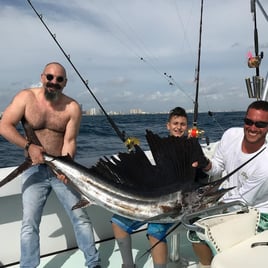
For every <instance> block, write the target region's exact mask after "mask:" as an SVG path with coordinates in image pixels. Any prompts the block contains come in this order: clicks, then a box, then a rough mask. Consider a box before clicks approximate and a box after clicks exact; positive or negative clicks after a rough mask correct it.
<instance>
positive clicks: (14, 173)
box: [0, 158, 32, 188]
mask: <svg viewBox="0 0 268 268" xmlns="http://www.w3.org/2000/svg"><path fill="white" fill-rule="evenodd" d="M31 166H32V161H31V160H30V159H29V158H27V159H26V160H25V161H24V162H23V163H22V164H21V165H19V166H18V167H17V168H15V169H14V170H13V171H12V172H11V173H9V174H8V175H7V176H6V177H5V178H4V179H3V180H1V181H0V188H1V187H2V186H4V185H5V184H7V183H8V182H10V181H12V180H13V179H15V178H16V177H17V176H19V175H20V174H22V173H23V172H24V171H25V170H26V169H28V168H29V167H31Z"/></svg>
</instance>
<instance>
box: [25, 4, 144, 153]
mask: <svg viewBox="0 0 268 268" xmlns="http://www.w3.org/2000/svg"><path fill="white" fill-rule="evenodd" d="M27 1H28V3H29V5H30V6H31V8H32V9H33V11H34V12H35V14H36V15H37V16H38V18H39V19H40V21H41V22H42V24H43V25H44V26H45V28H46V30H47V31H48V32H49V34H50V35H51V37H52V38H53V40H54V41H55V43H56V44H57V46H58V47H59V49H60V50H61V52H62V53H63V54H64V56H65V58H66V59H67V60H68V62H69V63H70V64H71V66H72V67H73V69H74V70H75V72H76V73H77V75H78V76H79V78H80V79H81V81H82V82H83V84H84V85H85V87H86V88H87V90H88V91H89V93H90V94H91V95H92V97H93V98H94V100H95V101H96V102H97V104H98V105H99V107H100V109H101V110H102V112H103V113H104V115H105V116H106V118H107V119H108V121H109V123H110V124H111V126H112V128H113V129H114V130H115V132H116V134H117V135H118V137H119V138H120V139H121V140H122V141H123V142H124V144H125V145H126V147H127V148H128V150H131V149H133V146H134V145H135V144H139V141H138V139H137V138H133V137H126V133H125V131H120V130H119V128H118V127H117V125H116V124H115V122H114V120H113V119H112V118H111V117H110V116H109V115H108V114H107V112H106V111H105V109H104V108H103V106H102V105H101V103H100V102H99V100H98V99H97V98H96V96H95V95H94V93H93V92H92V90H91V89H90V87H89V86H88V81H86V80H85V79H84V78H83V77H82V75H81V74H80V73H79V71H78V70H77V68H76V67H75V66H74V64H73V62H72V61H71V58H70V55H67V54H66V52H65V51H64V49H63V48H62V46H61V45H60V43H59V42H58V41H57V39H56V35H55V34H53V33H52V32H51V31H50V29H49V28H48V26H47V25H46V23H45V22H44V21H43V18H42V14H39V13H38V12H37V10H36V9H35V8H34V6H33V5H32V3H31V1H30V0H27Z"/></svg>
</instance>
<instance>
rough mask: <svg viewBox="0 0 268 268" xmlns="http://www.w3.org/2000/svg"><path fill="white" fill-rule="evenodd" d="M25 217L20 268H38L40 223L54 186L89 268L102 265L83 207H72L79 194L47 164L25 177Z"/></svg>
mask: <svg viewBox="0 0 268 268" xmlns="http://www.w3.org/2000/svg"><path fill="white" fill-rule="evenodd" d="M21 179H22V205H23V220H22V228H21V259H20V267H25V268H26V267H27V268H35V267H37V266H38V265H39V263H40V245H39V226H40V222H41V217H42V213H43V208H44V206H45V203H46V200H47V198H48V196H49V194H50V192H51V190H52V189H53V190H54V192H55V193H56V195H57V198H58V199H59V201H60V202H61V204H62V205H63V207H64V209H65V211H66V213H67V214H68V216H69V218H70V220H71V222H72V225H73V228H74V233H75V237H76V241H77V244H78V247H79V249H81V250H82V251H83V253H84V256H85V259H86V263H85V265H86V266H87V267H89V268H93V267H95V266H97V265H98V264H100V258H99V253H98V251H97V250H96V247H95V241H94V235H93V230H92V225H91V221H90V219H89V217H88V215H87V214H86V212H85V211H84V210H83V209H75V210H72V206H73V205H75V204H76V203H77V202H78V201H79V200H80V195H79V194H78V193H77V192H75V191H74V190H72V189H71V188H70V187H68V186H66V185H65V184H64V183H63V182H61V181H60V180H59V179H57V178H56V177H55V175H54V174H53V173H52V171H51V170H50V168H49V167H48V166H47V165H36V166H32V167H31V168H29V169H28V170H26V171H25V172H24V173H23V174H22V176H21Z"/></svg>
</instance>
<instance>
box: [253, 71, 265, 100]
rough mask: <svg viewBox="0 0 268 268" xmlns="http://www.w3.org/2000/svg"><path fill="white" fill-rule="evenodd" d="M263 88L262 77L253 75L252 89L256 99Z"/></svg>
mask: <svg viewBox="0 0 268 268" xmlns="http://www.w3.org/2000/svg"><path fill="white" fill-rule="evenodd" d="M262 89H263V78H262V77H260V76H253V90H254V95H255V98H257V99H258V100H259V99H260V98H261V93H262Z"/></svg>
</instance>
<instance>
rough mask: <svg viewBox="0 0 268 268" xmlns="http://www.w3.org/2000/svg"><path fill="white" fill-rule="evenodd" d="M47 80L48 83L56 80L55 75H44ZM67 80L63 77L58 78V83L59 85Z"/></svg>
mask: <svg viewBox="0 0 268 268" xmlns="http://www.w3.org/2000/svg"><path fill="white" fill-rule="evenodd" d="M44 75H45V76H46V78H47V80H48V81H52V80H53V79H54V77H55V76H54V75H53V74H44ZM64 80H65V78H64V77H63V76H56V81H57V82H58V83H61V82H63V81H64Z"/></svg>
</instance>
